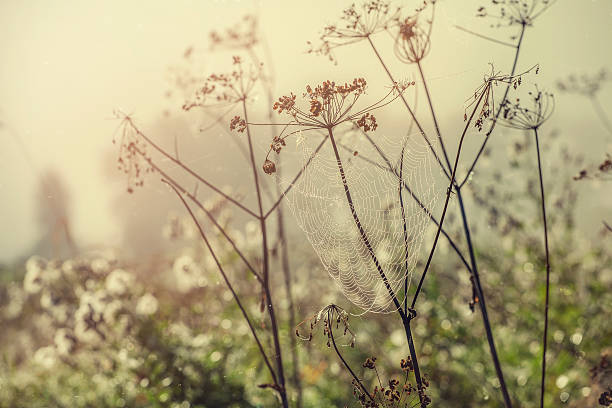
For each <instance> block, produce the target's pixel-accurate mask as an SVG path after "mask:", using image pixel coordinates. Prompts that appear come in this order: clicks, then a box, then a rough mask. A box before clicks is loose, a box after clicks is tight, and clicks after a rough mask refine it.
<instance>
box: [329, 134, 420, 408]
mask: <svg viewBox="0 0 612 408" xmlns="http://www.w3.org/2000/svg"><path fill="white" fill-rule="evenodd" d="M327 130H328V132H329V141H330V142H331V144H332V147H333V149H334V154H335V156H336V161H337V164H338V170H339V171H340V178H341V179H342V185H343V186H344V193H345V194H346V200H347V202H348V205H349V208H350V210H351V214H352V216H353V220H354V221H355V225H356V226H357V229H358V230H359V235H360V236H361V240H362V241H363V244H364V245H365V246H366V248H367V250H368V253H369V254H370V257H371V258H372V262H374V265H375V266H376V269H377V270H378V273H379V275H380V278H381V279H382V281H383V283H384V285H385V287H386V288H387V291H388V292H389V296H390V297H391V299H392V300H393V304H394V305H395V308H396V309H397V311H398V313H399V315H400V317H401V319H402V323H403V324H404V328H405V330H406V338H407V340H408V347H409V348H410V356H411V358H412V361H413V363H414V374H415V378H416V381H417V386H418V389H419V391H422V390H423V385H422V381H421V375H420V371H419V363H418V359H417V356H416V352H415V349H414V344H413V341H412V334H411V332H410V318H409V317H408V316H407V315H406V313H404V312H403V310H402V306H401V304H400V303H399V301H398V300H397V296H396V295H395V292H394V291H393V288H392V287H391V285H390V284H389V280H388V279H387V276H386V275H385V272H384V271H383V269H382V267H381V266H380V263H379V262H378V259H377V258H376V255H375V254H374V249H373V248H372V245H371V244H370V240H369V238H368V236H367V234H366V232H365V230H364V229H363V225H362V224H361V221H360V220H359V216H358V215H357V211H356V210H355V205H354V203H353V198H352V197H351V190H350V189H349V186H348V183H347V181H346V175H345V173H344V167H343V166H342V160H341V159H340V153H338V147H337V146H336V141H335V140H334V135H333V133H332V129H331V127H329V128H327ZM419 399H420V400H421V404H422V403H423V395H422V392H419Z"/></svg>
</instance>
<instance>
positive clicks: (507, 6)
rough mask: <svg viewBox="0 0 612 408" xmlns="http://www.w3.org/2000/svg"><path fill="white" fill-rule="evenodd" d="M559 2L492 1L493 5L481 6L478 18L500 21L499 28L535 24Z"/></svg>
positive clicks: (526, 0) (542, 0) (541, 0)
mask: <svg viewBox="0 0 612 408" xmlns="http://www.w3.org/2000/svg"><path fill="white" fill-rule="evenodd" d="M556 1H557V0H491V5H490V6H488V7H486V6H481V7H480V8H479V9H478V12H477V13H476V16H477V17H492V18H494V19H497V20H499V23H498V24H497V26H498V27H499V26H503V25H508V26H511V25H525V26H529V25H532V24H533V21H534V20H535V19H536V18H537V17H539V16H540V15H541V14H542V13H543V12H545V11H546V10H547V9H548V8H549V7H550V6H552V5H553V4H554V3H555V2H556Z"/></svg>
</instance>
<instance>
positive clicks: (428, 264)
mask: <svg viewBox="0 0 612 408" xmlns="http://www.w3.org/2000/svg"><path fill="white" fill-rule="evenodd" d="M487 86H490V85H487ZM486 91H487V90H486V89H485V90H484V91H483V92H482V93H481V94H480V98H478V101H477V103H476V104H475V105H474V109H473V110H472V113H471V115H470V118H469V120H468V121H467V123H466V124H465V127H464V128H463V132H462V133H461V138H460V139H459V147H458V148H457V155H456V156H455V164H454V166H453V172H452V174H451V179H450V183H449V186H448V188H447V189H446V199H445V200H444V207H443V209H442V215H441V216H440V222H439V223H438V230H437V231H436V236H435V238H434V242H433V245H432V247H431V251H430V252H429V257H428V258H427V263H426V264H425V269H423V274H422V275H421V279H420V281H419V285H418V286H417V289H416V291H415V293H414V296H413V298H412V304H411V305H410V307H411V308H412V309H414V306H415V305H416V301H417V299H418V297H419V294H420V293H421V289H422V288H423V282H424V281H425V277H426V276H427V271H429V266H430V265H431V260H432V259H433V255H434V253H435V251H436V247H437V246H438V239H439V238H440V233H441V232H442V225H443V224H444V218H445V217H446V211H447V210H448V203H449V202H450V196H451V194H452V192H453V186H454V185H455V175H456V173H457V165H458V164H459V156H460V155H461V148H462V146H463V140H464V139H465V135H466V133H467V131H468V128H469V127H470V125H471V123H472V120H473V119H474V115H475V114H476V110H477V109H478V106H479V105H480V103H481V102H482V98H483V97H484V95H485V93H486ZM472 266H474V262H473V261H472Z"/></svg>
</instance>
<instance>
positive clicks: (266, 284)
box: [242, 100, 289, 408]
mask: <svg viewBox="0 0 612 408" xmlns="http://www.w3.org/2000/svg"><path fill="white" fill-rule="evenodd" d="M242 112H243V113H244V119H245V121H246V122H247V123H248V121H249V119H248V116H247V109H246V103H245V101H244V100H243V101H242ZM246 131H247V140H248V142H249V154H250V156H251V168H252V170H253V179H254V182H255V190H256V192H257V205H258V208H259V217H258V219H259V223H260V226H261V235H262V258H263V273H262V277H263V290H264V292H265V297H266V298H265V301H266V306H267V310H268V314H269V315H270V323H271V325H272V336H273V341H274V351H275V355H274V358H275V360H276V369H277V373H278V380H279V385H280V389H281V391H280V396H281V401H282V404H283V407H284V408H289V402H288V401H287V390H286V388H285V374H284V371H283V358H282V352H281V345H280V340H279V336H278V323H277V320H276V314H275V312H274V305H273V303H272V296H271V291H270V276H269V273H270V260H269V251H268V232H267V230H266V219H265V217H264V213H263V203H262V199H261V188H260V186H259V177H258V175H257V164H256V163H255V153H254V151H253V140H252V138H251V131H250V129H249V126H248V125H247V128H246Z"/></svg>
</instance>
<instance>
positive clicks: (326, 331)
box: [295, 304, 355, 347]
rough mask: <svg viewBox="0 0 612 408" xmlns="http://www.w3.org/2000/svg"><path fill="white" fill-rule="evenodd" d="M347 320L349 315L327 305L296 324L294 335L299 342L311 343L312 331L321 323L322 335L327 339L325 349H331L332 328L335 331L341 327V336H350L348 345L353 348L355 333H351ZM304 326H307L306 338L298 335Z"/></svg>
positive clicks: (333, 337)
mask: <svg viewBox="0 0 612 408" xmlns="http://www.w3.org/2000/svg"><path fill="white" fill-rule="evenodd" d="M348 319H349V314H348V313H347V312H346V310H344V309H343V308H341V307H340V306H336V305H334V304H332V305H328V306H325V307H324V308H323V309H321V310H320V311H319V312H318V313H317V314H315V315H313V316H311V317H310V318H309V319H306V320H304V321H302V322H301V323H300V324H298V325H297V327H296V328H295V335H296V336H298V337H299V338H300V339H301V340H306V341H311V340H312V333H313V331H314V330H315V328H316V327H317V325H318V324H319V323H320V322H321V321H323V326H324V327H323V335H324V336H326V337H327V347H331V346H332V342H335V339H336V337H335V336H336V335H335V334H334V327H335V328H336V329H340V326H342V336H347V335H348V336H350V342H349V345H350V346H351V347H355V333H353V331H352V330H351V329H350V327H349V321H348ZM306 324H308V326H309V330H308V336H307V337H306V336H304V335H303V334H302V333H300V329H301V328H302V327H304V326H306Z"/></svg>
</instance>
